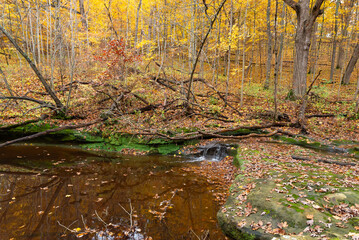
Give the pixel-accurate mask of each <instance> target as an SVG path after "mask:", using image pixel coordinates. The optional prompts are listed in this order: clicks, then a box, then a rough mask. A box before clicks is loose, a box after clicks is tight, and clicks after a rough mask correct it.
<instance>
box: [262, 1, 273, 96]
mask: <svg viewBox="0 0 359 240" xmlns="http://www.w3.org/2000/svg"><path fill="white" fill-rule="evenodd" d="M270 9H271V0H268V5H267V37H268V45H267V63H266V80H265V83H264V89H268V88H269V81H270V77H271V76H270V75H271V68H272V32H271V26H270Z"/></svg>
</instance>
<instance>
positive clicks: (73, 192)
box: [0, 145, 225, 240]
mask: <svg viewBox="0 0 359 240" xmlns="http://www.w3.org/2000/svg"><path fill="white" fill-rule="evenodd" d="M194 164H199V163H198V162H187V161H186V160H185V159H182V158H176V157H168V156H120V157H118V156H117V157H99V156H97V155H93V154H88V153H85V152H82V151H79V150H78V149H75V148H73V149H72V148H68V147H60V146H51V145H50V146H46V145H44V146H41V145H36V146H32V145H17V146H9V147H5V148H2V149H0V239H11V238H13V239H73V238H74V237H73V235H72V234H69V231H67V230H66V229H65V227H64V226H66V227H67V228H69V229H76V228H79V229H81V231H82V230H83V229H84V223H86V225H87V226H88V227H90V228H92V229H95V228H96V229H104V228H105V223H113V224H117V225H119V226H129V224H130V216H129V215H128V214H127V213H126V212H125V211H124V209H126V210H127V211H129V210H130V202H131V206H132V208H133V210H134V213H133V214H132V216H133V220H134V222H135V223H136V224H137V225H138V229H140V230H139V231H140V233H141V235H145V236H151V237H152V239H154V240H157V239H198V237H197V236H201V235H202V234H203V232H204V231H209V238H207V239H216V240H217V239H225V237H224V235H223V234H222V232H221V230H220V229H219V227H218V224H217V220H216V213H217V211H218V209H219V206H218V204H217V203H216V202H215V201H214V199H215V197H214V196H213V192H214V191H215V188H216V185H215V184H210V183H208V182H207V180H206V179H204V178H203V177H201V176H198V175H196V174H195V173H193V172H188V171H184V170H183V168H184V167H186V168H188V167H191V166H193V165H194ZM166 200H170V203H171V204H172V205H171V207H168V208H167V209H165V210H163V208H164V203H166V202H165V201H166ZM161 203H162V204H161ZM121 206H122V207H123V208H124V209H123V208H122V207H121ZM156 212H157V213H158V214H160V213H164V212H165V214H164V218H163V219H162V220H160V219H159V218H158V217H156V214H154V213H156ZM158 214H157V215H158ZM101 219H102V220H101ZM102 221H103V222H102ZM104 222H105V223H104ZM60 224H61V225H63V226H61V225H60ZM79 229H78V230H79ZM64 233H65V234H66V235H64ZM194 233H195V234H196V235H197V236H196V235H195V234H194ZM71 236H72V237H71ZM103 239H105V238H103Z"/></svg>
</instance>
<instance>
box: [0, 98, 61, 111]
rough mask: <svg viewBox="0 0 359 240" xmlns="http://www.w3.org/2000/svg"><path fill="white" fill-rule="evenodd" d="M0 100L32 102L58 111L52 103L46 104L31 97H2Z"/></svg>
mask: <svg viewBox="0 0 359 240" xmlns="http://www.w3.org/2000/svg"><path fill="white" fill-rule="evenodd" d="M0 99H10V100H24V101H30V102H34V103H37V104H40V105H41V106H44V107H47V108H50V109H51V110H56V109H57V107H56V106H54V105H53V104H52V103H49V102H44V101H41V100H37V99H34V98H29V97H0Z"/></svg>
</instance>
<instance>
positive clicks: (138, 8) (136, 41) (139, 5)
mask: <svg viewBox="0 0 359 240" xmlns="http://www.w3.org/2000/svg"><path fill="white" fill-rule="evenodd" d="M141 6H142V0H140V1H139V3H138V6H137V14H136V27H135V47H136V46H137V43H138V36H137V35H138V19H139V17H140V10H141Z"/></svg>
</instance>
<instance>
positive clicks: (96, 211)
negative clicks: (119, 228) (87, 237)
mask: <svg viewBox="0 0 359 240" xmlns="http://www.w3.org/2000/svg"><path fill="white" fill-rule="evenodd" d="M95 214H96V216H97V218H98V219H99V220H100V221H101V222H102V223H103V224H105V226H106V227H107V226H108V224H107V223H106V222H105V221H104V220H102V218H100V216H99V215H98V213H97V211H96V210H95Z"/></svg>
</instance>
